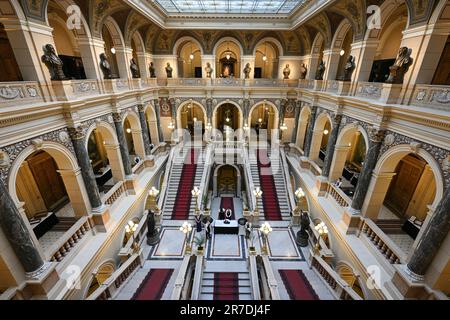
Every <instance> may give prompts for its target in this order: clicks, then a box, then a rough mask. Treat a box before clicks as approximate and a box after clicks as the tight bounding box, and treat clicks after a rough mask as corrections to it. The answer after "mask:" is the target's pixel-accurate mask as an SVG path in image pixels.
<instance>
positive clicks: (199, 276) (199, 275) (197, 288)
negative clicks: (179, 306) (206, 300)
mask: <svg viewBox="0 0 450 320" xmlns="http://www.w3.org/2000/svg"><path fill="white" fill-rule="evenodd" d="M204 260H205V257H204V256H203V255H198V256H197V260H196V261H195V273H194V282H193V284H192V295H191V300H198V299H199V298H200V293H201V289H202V280H203V267H204V265H205V261H204Z"/></svg>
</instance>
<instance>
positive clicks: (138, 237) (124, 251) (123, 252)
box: [119, 211, 148, 260]
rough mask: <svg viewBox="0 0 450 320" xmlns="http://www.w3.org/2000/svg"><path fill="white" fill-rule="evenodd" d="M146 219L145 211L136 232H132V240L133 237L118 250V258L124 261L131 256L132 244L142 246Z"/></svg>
mask: <svg viewBox="0 0 450 320" xmlns="http://www.w3.org/2000/svg"><path fill="white" fill-rule="evenodd" d="M147 219H148V213H147V211H145V212H144V215H143V216H142V218H141V220H139V223H138V226H137V228H136V231H135V232H134V239H133V237H131V238H130V239H128V241H127V243H126V244H125V245H124V246H123V247H122V248H121V249H120V251H119V257H121V258H122V259H124V260H126V259H128V258H129V257H130V256H131V255H132V253H133V242H136V243H138V244H139V245H140V244H142V242H143V241H144V239H145V233H146V232H147Z"/></svg>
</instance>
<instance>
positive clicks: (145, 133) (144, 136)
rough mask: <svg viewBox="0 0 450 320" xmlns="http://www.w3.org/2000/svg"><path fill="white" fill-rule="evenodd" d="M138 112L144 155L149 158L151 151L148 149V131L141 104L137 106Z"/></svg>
mask: <svg viewBox="0 0 450 320" xmlns="http://www.w3.org/2000/svg"><path fill="white" fill-rule="evenodd" d="M138 111H139V120H140V122H141V128H142V139H143V140H144V150H145V155H146V156H149V155H150V154H151V151H152V150H151V149H150V131H149V130H148V125H147V120H146V119H145V113H144V106H143V105H142V104H139V105H138Z"/></svg>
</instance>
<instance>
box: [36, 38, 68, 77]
mask: <svg viewBox="0 0 450 320" xmlns="http://www.w3.org/2000/svg"><path fill="white" fill-rule="evenodd" d="M42 49H43V50H44V55H43V56H42V57H41V60H42V62H43V63H45V65H46V66H47V68H48V71H50V77H51V79H52V80H67V79H68V78H67V77H66V75H65V74H64V71H63V68H62V67H63V62H62V60H61V58H60V57H58V55H57V54H56V51H55V48H54V47H53V45H51V44H46V45H45V46H44V47H43V48H42Z"/></svg>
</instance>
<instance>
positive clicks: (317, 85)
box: [313, 80, 323, 91]
mask: <svg viewBox="0 0 450 320" xmlns="http://www.w3.org/2000/svg"><path fill="white" fill-rule="evenodd" d="M322 88H323V80H314V89H313V90H314V91H322Z"/></svg>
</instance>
